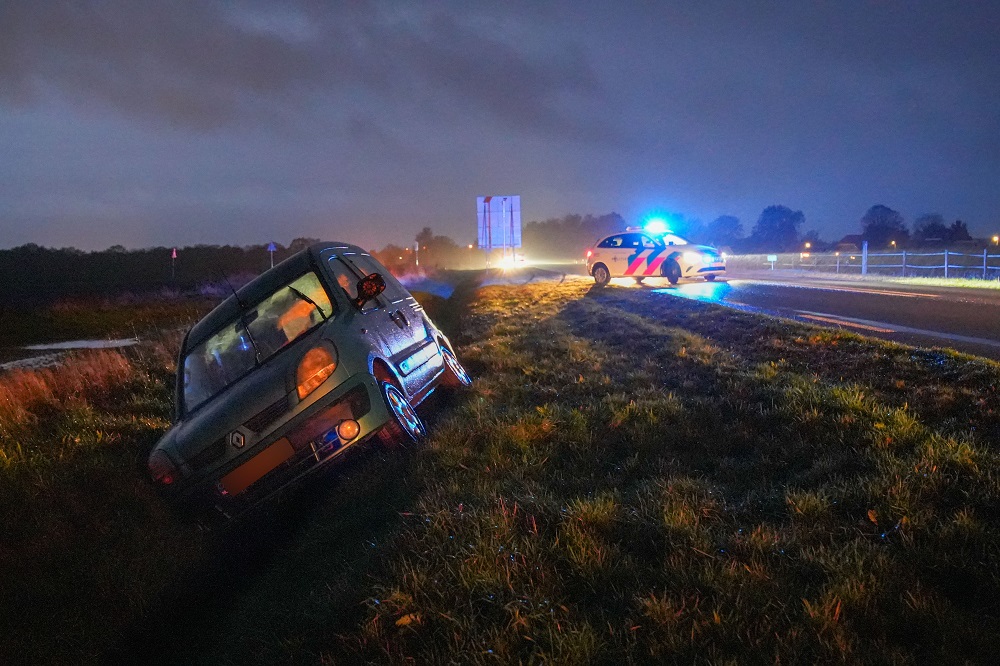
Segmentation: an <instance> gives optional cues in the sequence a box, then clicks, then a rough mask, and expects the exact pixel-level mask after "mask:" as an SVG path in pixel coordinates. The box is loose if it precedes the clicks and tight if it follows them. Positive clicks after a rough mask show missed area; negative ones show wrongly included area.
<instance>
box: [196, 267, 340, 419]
mask: <svg viewBox="0 0 1000 666" xmlns="http://www.w3.org/2000/svg"><path fill="white" fill-rule="evenodd" d="M332 314H333V304H332V303H331V302H330V297H329V296H328V295H327V293H326V290H325V289H324V288H323V285H322V283H321V282H320V280H319V277H318V276H317V275H316V274H315V273H313V272H309V273H306V274H304V275H302V276H300V277H298V278H296V279H294V280H292V281H291V282H289V283H288V284H285V285H282V286H281V287H279V288H278V289H276V290H275V291H273V292H272V293H271V294H270V295H269V296H267V297H266V298H264V299H263V300H261V301H260V302H259V303H257V304H256V305H254V306H252V307H248V308H247V309H246V310H244V311H243V313H242V314H241V316H240V317H239V318H238V319H236V320H234V321H232V322H230V323H228V324H227V325H225V326H223V327H222V328H220V329H219V330H218V331H216V332H215V333H214V334H213V335H211V336H210V337H209V338H208V339H206V340H205V341H203V342H201V343H200V344H198V345H196V346H195V347H193V348H192V349H191V350H190V351H188V353H187V354H186V355H185V357H184V366H183V367H184V408H185V411H187V412H190V411H191V410H194V409H197V408H198V407H199V406H201V405H202V404H204V403H205V401H207V400H208V399H209V398H211V397H212V396H214V395H217V394H218V393H220V392H222V391H223V390H224V389H225V388H226V387H227V386H229V385H231V384H233V383H234V382H236V381H238V380H239V379H241V378H242V377H244V376H245V375H246V374H247V373H249V372H250V371H251V370H253V369H254V368H255V367H257V366H258V365H260V364H261V363H263V362H264V361H266V360H267V359H269V358H270V357H271V356H273V355H274V354H276V353H277V352H278V351H279V350H281V349H282V348H284V347H286V346H288V345H289V344H291V343H292V342H293V341H295V340H296V339H298V338H300V337H301V336H302V335H304V334H305V333H306V332H308V331H310V330H311V329H312V328H313V327H315V326H316V325H318V324H319V323H320V322H322V321H324V320H325V319H327V318H328V317H330V316H331V315H332Z"/></svg>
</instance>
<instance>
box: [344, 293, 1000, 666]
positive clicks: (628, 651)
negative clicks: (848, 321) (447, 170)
mask: <svg viewBox="0 0 1000 666" xmlns="http://www.w3.org/2000/svg"><path fill="white" fill-rule="evenodd" d="M654 298H655V296H653V295H651V294H648V293H644V292H641V291H638V290H628V289H607V290H604V291H590V290H588V289H587V288H586V287H582V286H577V285H567V286H563V287H553V286H545V285H540V286H529V287H524V288H493V289H487V290H484V291H483V292H482V294H481V296H480V298H479V299H478V300H477V301H476V302H475V303H473V305H472V310H471V312H470V313H469V314H468V315H467V316H465V317H463V320H462V323H463V329H462V334H461V336H460V340H461V342H462V346H461V347H460V349H459V352H460V355H461V356H462V358H463V359H465V360H466V361H467V363H468V365H469V366H470V367H471V369H472V370H473V372H474V374H475V375H477V376H478V377H479V379H478V381H477V383H476V385H475V386H474V388H473V389H472V391H471V392H470V394H469V395H468V396H467V397H466V399H465V401H464V402H463V403H462V405H461V406H460V407H458V408H457V410H456V411H455V413H453V414H452V415H450V416H449V418H448V419H447V421H446V422H445V423H443V424H441V426H439V428H438V429H437V430H436V431H435V436H434V437H433V439H432V442H431V446H430V447H429V449H428V450H427V451H426V452H424V453H423V454H422V455H421V457H420V459H419V461H418V468H417V475H418V478H420V479H421V483H422V485H424V486H425V490H424V491H423V492H422V494H421V495H420V497H419V499H418V501H417V504H416V505H415V506H414V507H413V509H412V510H411V511H410V512H409V515H408V518H407V523H406V526H405V528H404V529H403V530H402V531H401V532H400V534H399V536H398V538H397V540H396V542H395V543H394V544H393V545H392V547H391V549H390V550H391V553H392V554H391V555H389V556H387V557H386V564H385V566H386V569H387V571H388V573H387V574H384V575H382V576H381V577H380V578H379V579H378V582H377V584H376V586H375V594H373V595H372V597H371V598H370V599H369V601H368V603H369V614H368V622H367V623H366V625H365V626H364V627H362V629H361V630H360V631H355V632H352V633H350V634H349V635H347V636H345V637H344V638H343V639H342V640H341V643H340V646H339V647H340V649H341V650H353V651H355V652H354V653H355V654H356V655H358V656H361V657H363V658H365V659H371V660H388V661H392V662H406V661H409V660H415V661H417V662H425V661H434V662H438V661H446V660H448V659H450V658H455V657H456V655H461V657H460V658H461V660H462V661H464V662H472V663H478V662H483V663H486V662H495V661H499V662H516V661H535V660H542V661H545V660H552V661H557V662H563V663H587V662H609V663H611V662H614V663H620V662H623V661H638V662H648V661H661V660H670V661H678V662H726V661H740V662H745V661H754V662H756V661H760V662H765V661H766V662H772V661H781V662H809V663H814V662H817V661H834V660H836V661H841V660H847V661H861V662H879V663H881V662H886V661H888V662H900V663H907V662H909V663H928V662H938V661H949V662H950V661H962V660H971V661H989V660H990V658H991V655H992V647H991V646H992V645H993V644H995V643H996V641H997V639H998V638H1000V636H998V630H1000V625H998V621H997V620H998V617H997V613H998V608H997V605H996V602H995V599H996V598H997V593H998V592H1000V589H998V583H1000V579H998V575H997V568H996V566H995V561H996V555H997V550H998V546H1000V540H998V536H1000V532H998V529H997V528H998V524H997V516H1000V512H998V509H1000V507H998V506H997V503H998V497H1000V493H998V491H1000V487H998V477H997V469H998V467H997V464H998V456H997V452H996V449H995V445H994V442H993V439H992V436H988V437H984V436H982V435H981V434H980V432H982V431H984V430H985V431H987V432H992V428H993V427H994V426H993V422H992V419H993V414H994V413H995V410H996V409H997V407H998V400H997V395H996V386H997V383H998V379H1000V370H998V367H997V365H996V364H993V363H990V362H986V361H982V360H977V359H972V358H970V357H964V356H960V355H954V354H949V353H938V352H919V351H914V350H912V349H910V348H906V347H901V346H896V345H890V344H886V343H882V342H878V341H872V340H867V339H864V338H860V337H858V336H852V335H849V334H843V333H833V332H828V331H824V330H821V329H816V328H812V327H808V326H801V325H795V324H788V323H784V322H779V321H777V320H770V319H764V318H759V317H753V316H749V315H743V314H741V313H733V312H731V311H728V310H722V309H721V308H716V307H713V306H711V305H706V304H701V303H691V302H686V301H679V300H677V299H662V300H660V301H654V300H653V299H654ZM972 396H975V400H974V401H973V400H970V399H971V397H972Z"/></svg>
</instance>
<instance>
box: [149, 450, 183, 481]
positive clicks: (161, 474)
mask: <svg viewBox="0 0 1000 666" xmlns="http://www.w3.org/2000/svg"><path fill="white" fill-rule="evenodd" d="M148 465H149V475H150V476H152V477H153V481H155V482H156V483H159V484H160V485H163V486H169V485H170V484H171V483H173V482H174V481H176V480H177V466H176V465H174V462H173V461H172V460H171V459H170V457H169V456H168V455H167V454H166V453H164V452H163V451H153V452H152V453H151V454H150V455H149V462H148Z"/></svg>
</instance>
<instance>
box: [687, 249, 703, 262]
mask: <svg viewBox="0 0 1000 666" xmlns="http://www.w3.org/2000/svg"><path fill="white" fill-rule="evenodd" d="M684 261H686V262H688V263H689V264H696V263H698V262H699V261H703V257H702V255H701V253H699V252H685V253H684Z"/></svg>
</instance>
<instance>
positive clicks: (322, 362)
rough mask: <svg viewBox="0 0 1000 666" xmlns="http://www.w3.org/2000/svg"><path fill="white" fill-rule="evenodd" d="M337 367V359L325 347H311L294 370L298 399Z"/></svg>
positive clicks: (324, 379)
mask: <svg viewBox="0 0 1000 666" xmlns="http://www.w3.org/2000/svg"><path fill="white" fill-rule="evenodd" d="M336 369H337V361H336V359H334V358H333V354H331V353H330V351H329V350H328V349H327V348H326V347H313V348H312V349H310V350H309V351H307V352H306V354H305V356H303V357H302V360H301V361H299V367H298V370H296V371H295V383H296V384H298V391H299V400H302V399H303V398H305V397H306V396H307V395H309V394H310V393H312V392H313V391H315V390H316V389H317V387H319V385H320V384H322V383H323V382H325V381H326V380H327V378H328V377H329V376H330V375H332V374H333V371H334V370H336Z"/></svg>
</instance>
